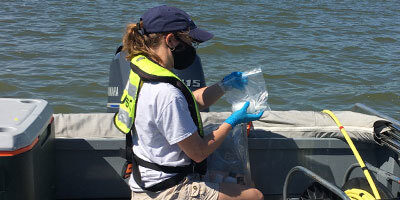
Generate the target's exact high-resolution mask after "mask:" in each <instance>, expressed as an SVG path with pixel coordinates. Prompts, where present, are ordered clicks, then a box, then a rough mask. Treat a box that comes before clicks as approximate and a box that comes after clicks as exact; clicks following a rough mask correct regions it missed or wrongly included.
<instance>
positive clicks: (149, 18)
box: [141, 5, 214, 42]
mask: <svg viewBox="0 0 400 200" xmlns="http://www.w3.org/2000/svg"><path fill="white" fill-rule="evenodd" d="M141 20H142V21H143V30H144V33H146V34H147V33H166V32H175V31H184V30H189V35H190V37H192V38H193V39H194V40H196V41H198V42H205V41H207V40H209V39H211V38H212V37H214V35H213V34H212V33H209V32H207V31H205V30H202V29H199V28H197V26H196V24H194V22H193V20H192V19H191V18H190V16H189V15H188V14H187V13H186V12H185V11H183V10H181V9H178V8H175V7H170V6H166V5H164V6H157V7H154V8H150V9H148V10H147V11H146V12H145V13H144V14H143V15H142V17H141Z"/></svg>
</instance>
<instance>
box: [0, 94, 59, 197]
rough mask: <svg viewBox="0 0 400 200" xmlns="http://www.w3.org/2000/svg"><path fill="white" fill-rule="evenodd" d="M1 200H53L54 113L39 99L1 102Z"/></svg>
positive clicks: (8, 99) (2, 99) (5, 100)
mask: <svg viewBox="0 0 400 200" xmlns="http://www.w3.org/2000/svg"><path fill="white" fill-rule="evenodd" d="M0 111H1V112H0V200H14V199H15V200H19V199H32V200H45V199H54V191H55V182H54V126H53V123H52V119H53V118H52V114H53V113H52V109H51V108H50V106H49V105H48V103H47V102H46V101H44V100H39V99H11V98H0Z"/></svg>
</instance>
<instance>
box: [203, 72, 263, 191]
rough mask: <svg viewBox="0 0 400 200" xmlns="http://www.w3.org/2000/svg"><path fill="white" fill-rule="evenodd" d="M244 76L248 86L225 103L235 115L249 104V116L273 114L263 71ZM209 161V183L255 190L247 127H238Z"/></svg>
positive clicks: (232, 92)
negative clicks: (253, 187) (235, 185)
mask: <svg viewBox="0 0 400 200" xmlns="http://www.w3.org/2000/svg"><path fill="white" fill-rule="evenodd" d="M242 76H243V77H246V78H247V85H246V86H245V87H244V88H243V89H242V90H239V89H232V90H230V91H227V92H226V93H225V99H226V100H227V101H228V102H229V103H231V104H232V111H233V112H234V111H236V110H239V109H241V108H242V107H243V105H244V103H245V102H246V101H249V102H250V106H249V108H248V109H247V112H248V113H258V112H260V111H263V110H264V111H269V110H270V108H269V106H268V104H267V99H268V92H267V90H266V86H265V81H264V77H263V74H262V71H261V68H255V69H252V70H249V71H246V72H243V74H242ZM265 114H267V112H264V115H265ZM250 134H251V133H250ZM207 161H208V162H207V163H208V164H207V166H208V167H207V168H208V171H207V175H206V179H207V180H208V181H212V182H218V183H221V182H234V183H238V184H243V185H247V186H252V180H251V173H250V160H249V152H248V144H247V126H246V124H239V125H237V126H235V128H234V129H233V130H232V131H231V132H230V133H229V134H228V135H227V137H226V138H225V140H224V141H223V143H222V144H221V146H219V147H218V149H217V150H216V151H215V152H214V153H212V154H211V155H210V156H209V157H208V160H207Z"/></svg>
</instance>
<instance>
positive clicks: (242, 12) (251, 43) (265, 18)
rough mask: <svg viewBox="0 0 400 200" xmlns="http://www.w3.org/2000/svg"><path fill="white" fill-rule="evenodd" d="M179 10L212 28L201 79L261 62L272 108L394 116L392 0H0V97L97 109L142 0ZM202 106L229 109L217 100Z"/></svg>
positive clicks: (395, 19)
mask: <svg viewBox="0 0 400 200" xmlns="http://www.w3.org/2000/svg"><path fill="white" fill-rule="evenodd" d="M162 4H168V5H171V6H176V7H179V8H181V9H183V10H185V11H186V12H188V13H189V14H190V15H191V16H192V18H193V19H194V21H195V22H196V24H197V25H198V26H199V27H202V28H204V29H206V30H208V31H210V32H212V33H214V35H215V37H214V38H213V39H212V40H211V41H208V42H206V43H204V44H201V45H200V46H199V49H198V54H199V56H200V57H201V58H202V63H203V67H204V71H205V74H206V82H207V84H212V83H215V82H216V81H219V80H220V79H222V78H223V77H224V76H225V75H226V74H229V73H230V72H232V71H245V70H248V69H251V68H254V67H261V68H262V70H263V73H264V78H265V81H266V86H267V89H268V92H269V105H270V107H271V109H272V110H314V111H320V110H322V109H331V110H351V109H352V107H353V105H354V104H355V103H363V104H365V105H367V106H369V107H371V108H373V109H376V110H378V111H380V112H382V113H385V114H387V115H390V116H392V117H394V118H397V119H399V118H400V95H399V92H400V78H399V77H400V1H372V0H369V1H283V0H282V1H239V0H230V1H210V0H204V1H193V2H192V1H159V2H158V3H156V2H143V1H127V0H115V1H108V0H97V1H78V0H70V1H53V0H25V1H23V0H19V1H2V2H0V6H1V9H0V67H1V70H0V97H12V98H40V99H45V100H47V101H48V102H50V104H51V105H52V107H53V109H54V111H55V113H88V112H105V111H106V103H107V86H108V70H109V65H110V62H111V60H112V58H113V54H114V52H115V49H116V48H117V46H118V45H119V44H120V42H121V38H122V34H123V32H124V29H125V26H126V24H127V23H129V22H135V23H136V22H137V21H138V20H139V18H140V15H141V14H142V13H143V12H144V11H145V10H146V9H148V8H150V7H153V6H156V5H162ZM211 110H212V111H229V110H230V105H229V104H228V103H227V102H226V101H225V100H224V99H221V100H220V101H219V102H217V104H216V105H214V106H213V107H212V108H211Z"/></svg>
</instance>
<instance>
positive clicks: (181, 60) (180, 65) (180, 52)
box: [171, 40, 196, 70]
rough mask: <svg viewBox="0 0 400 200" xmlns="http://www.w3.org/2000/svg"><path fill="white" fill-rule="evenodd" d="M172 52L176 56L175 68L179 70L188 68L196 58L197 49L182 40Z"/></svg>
mask: <svg viewBox="0 0 400 200" xmlns="http://www.w3.org/2000/svg"><path fill="white" fill-rule="evenodd" d="M171 52H172V56H173V57H174V68H175V69H177V70H183V69H186V68H188V67H189V66H190V65H191V64H193V62H194V60H195V59H196V49H195V48H194V47H193V46H191V45H188V44H186V42H184V41H182V40H180V42H179V44H178V46H176V47H175V50H172V51H171Z"/></svg>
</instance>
